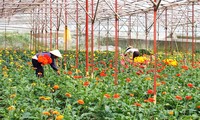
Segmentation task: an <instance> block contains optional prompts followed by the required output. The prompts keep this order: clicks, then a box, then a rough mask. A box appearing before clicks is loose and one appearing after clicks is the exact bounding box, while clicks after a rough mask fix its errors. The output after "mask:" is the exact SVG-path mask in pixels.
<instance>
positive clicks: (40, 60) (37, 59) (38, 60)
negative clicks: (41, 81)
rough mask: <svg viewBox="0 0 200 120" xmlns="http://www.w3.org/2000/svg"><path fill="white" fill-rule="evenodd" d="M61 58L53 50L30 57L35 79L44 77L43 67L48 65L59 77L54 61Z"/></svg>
mask: <svg viewBox="0 0 200 120" xmlns="http://www.w3.org/2000/svg"><path fill="white" fill-rule="evenodd" d="M57 58H62V55H61V53H60V51H59V50H53V51H50V52H40V53H37V54H36V55H34V56H33V57H32V64H33V67H34V69H35V74H36V76H37V77H44V69H43V66H44V65H48V64H49V65H50V66H51V68H52V69H53V70H55V71H56V72H57V74H58V75H60V72H59V70H58V67H57V66H56V64H55V59H57Z"/></svg>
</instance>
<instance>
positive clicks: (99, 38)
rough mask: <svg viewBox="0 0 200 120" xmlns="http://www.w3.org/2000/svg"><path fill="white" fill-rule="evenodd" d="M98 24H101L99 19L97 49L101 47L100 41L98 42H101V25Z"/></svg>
mask: <svg viewBox="0 0 200 120" xmlns="http://www.w3.org/2000/svg"><path fill="white" fill-rule="evenodd" d="M100 25H101V21H99V34H98V36H99V37H98V50H99V51H100V49H101V48H100V46H101V43H100V42H101V26H100Z"/></svg>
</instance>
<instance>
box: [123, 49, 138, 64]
mask: <svg viewBox="0 0 200 120" xmlns="http://www.w3.org/2000/svg"><path fill="white" fill-rule="evenodd" d="M129 54H131V55H132V60H133V61H134V58H135V57H138V56H139V55H140V52H139V50H138V49H137V48H133V47H132V46H129V47H128V48H126V50H125V51H124V56H127V55H129Z"/></svg>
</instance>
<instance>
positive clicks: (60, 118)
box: [56, 115, 64, 120]
mask: <svg viewBox="0 0 200 120" xmlns="http://www.w3.org/2000/svg"><path fill="white" fill-rule="evenodd" d="M63 118H64V116H63V115H58V116H56V120H62V119H63Z"/></svg>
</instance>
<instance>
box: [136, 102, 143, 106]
mask: <svg viewBox="0 0 200 120" xmlns="http://www.w3.org/2000/svg"><path fill="white" fill-rule="evenodd" d="M134 105H135V106H137V107H141V106H142V105H141V104H140V103H137V102H136V103H134Z"/></svg>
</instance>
